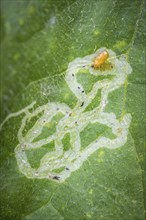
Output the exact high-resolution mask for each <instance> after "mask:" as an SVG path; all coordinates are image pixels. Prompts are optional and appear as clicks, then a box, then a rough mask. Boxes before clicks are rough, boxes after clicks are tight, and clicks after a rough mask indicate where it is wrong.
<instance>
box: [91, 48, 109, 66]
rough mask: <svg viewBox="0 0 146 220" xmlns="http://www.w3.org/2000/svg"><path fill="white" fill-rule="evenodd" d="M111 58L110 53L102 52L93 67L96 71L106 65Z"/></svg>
mask: <svg viewBox="0 0 146 220" xmlns="http://www.w3.org/2000/svg"><path fill="white" fill-rule="evenodd" d="M108 57H109V53H108V52H107V51H106V50H105V51H103V52H101V53H100V54H99V55H98V56H97V57H96V58H95V59H94V61H93V65H92V67H93V68H94V69H97V68H99V67H101V65H102V64H104V63H105V61H106V60H107V59H108Z"/></svg>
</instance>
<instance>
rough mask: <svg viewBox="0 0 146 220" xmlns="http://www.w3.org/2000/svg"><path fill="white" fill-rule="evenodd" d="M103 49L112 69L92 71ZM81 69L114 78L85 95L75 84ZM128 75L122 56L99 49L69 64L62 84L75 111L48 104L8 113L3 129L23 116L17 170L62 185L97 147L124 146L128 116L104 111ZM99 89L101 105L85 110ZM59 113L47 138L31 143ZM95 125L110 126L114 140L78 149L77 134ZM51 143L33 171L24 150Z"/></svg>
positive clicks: (102, 82) (79, 146)
mask: <svg viewBox="0 0 146 220" xmlns="http://www.w3.org/2000/svg"><path fill="white" fill-rule="evenodd" d="M103 50H107V51H108V53H109V59H110V61H111V63H112V65H113V68H112V69H111V70H105V71H101V70H100V69H99V70H94V69H93V68H92V67H91V64H92V62H93V59H94V57H96V56H97V55H98V54H99V53H100V52H101V51H103ZM82 68H84V69H87V70H89V72H90V74H92V75H95V76H101V75H103V74H104V76H108V75H113V79H112V80H111V79H108V78H107V79H103V80H101V81H97V82H95V84H94V85H93V88H92V90H91V91H90V92H89V93H88V94H86V92H85V90H84V87H83V85H81V84H80V83H79V82H78V81H77V73H78V71H79V70H80V69H82ZM131 72H132V68H131V66H130V65H129V64H128V63H127V61H126V59H125V58H124V57H123V56H121V57H120V58H119V59H118V57H116V54H115V53H114V52H113V51H112V50H110V49H106V48H100V49H99V50H98V51H97V52H95V53H94V54H91V55H88V56H85V57H84V58H76V59H75V60H74V61H72V62H71V63H69V65H68V69H67V71H66V76H65V81H66V83H67V84H68V86H69V88H70V90H71V91H72V92H73V93H74V95H75V96H76V97H77V100H78V101H77V104H76V106H75V107H74V109H71V108H70V107H69V106H67V105H66V104H65V103H57V102H54V103H53V102H51V103H47V104H45V105H42V106H39V107H38V108H36V109H35V110H34V111H33V112H29V109H32V107H33V106H34V104H35V102H33V103H31V104H30V105H29V106H27V107H26V108H24V109H23V110H21V111H18V112H16V113H12V114H10V115H9V116H8V117H7V118H6V119H5V120H4V122H3V123H2V126H3V125H4V123H5V122H6V121H7V120H8V119H9V118H11V117H15V116H18V115H19V114H21V113H25V116H24V117H23V119H22V121H21V126H20V128H19V131H18V140H19V144H18V145H17V146H16V148H15V156H16V160H17V164H18V167H19V170H20V171H21V172H22V173H23V174H24V175H25V176H26V177H28V178H38V179H43V178H47V179H52V180H55V181H57V182H63V181H65V180H66V179H67V178H68V177H69V176H70V175H71V173H72V172H74V171H76V170H77V169H79V168H80V167H81V166H82V164H83V162H84V161H86V160H87V159H88V157H89V156H90V155H91V154H93V153H94V152H95V151H97V150H98V149H99V148H101V147H106V148H109V149H115V148H118V147H121V146H123V145H124V144H125V143H126V141H127V136H128V129H129V126H130V122H131V115H130V114H125V115H124V117H123V118H122V120H117V119H116V115H115V114H114V113H107V112H105V107H106V105H107V104H108V95H109V93H110V92H112V91H114V90H116V89H118V88H120V86H122V85H123V84H124V82H125V80H126V77H127V74H130V73H131ZM98 90H101V102H100V104H99V106H98V107H95V108H94V109H93V110H90V111H84V110H85V109H86V107H87V106H88V105H89V104H90V103H91V102H92V100H93V99H94V98H95V96H96V94H97V92H98ZM59 112H60V113H63V115H64V117H62V118H61V119H60V121H59V122H58V124H57V125H56V132H55V133H54V134H53V135H51V136H48V137H47V138H44V139H41V140H39V141H36V142H34V139H35V138H37V137H38V136H39V135H40V134H41V133H42V129H43V127H44V126H45V125H46V124H48V123H49V122H51V120H52V118H53V117H54V116H55V115H56V114H57V113H59ZM39 113H42V115H41V116H40V117H39V119H38V120H37V121H36V122H35V124H34V126H33V127H32V128H31V129H30V130H29V131H28V132H27V133H26V135H23V130H24V129H25V126H26V123H27V121H29V120H30V119H31V118H32V117H34V116H37V115H38V114H39ZM96 122H98V123H100V124H103V125H107V126H108V127H110V128H111V129H112V132H113V134H114V135H115V136H116V138H115V139H110V138H106V137H99V138H97V139H96V140H95V141H93V142H92V143H90V144H89V145H88V146H87V147H86V148H85V149H81V140H80V132H81V131H83V130H84V128H86V126H87V125H88V124H89V123H96ZM66 133H69V134H70V144H71V148H70V149H69V150H67V151H64V149H63V143H62V140H63V138H64V136H65V134H66ZM52 141H54V143H55V150H54V151H52V152H48V153H46V154H45V155H44V156H43V157H42V159H41V161H40V166H39V168H38V169H35V168H32V167H31V165H30V163H29V161H28V158H27V154H26V151H28V150H31V149H37V148H41V147H42V146H43V145H46V144H49V143H50V142H52ZM60 168H62V170H61V171H60V172H59V173H58V172H57V173H56V172H55V170H57V169H60Z"/></svg>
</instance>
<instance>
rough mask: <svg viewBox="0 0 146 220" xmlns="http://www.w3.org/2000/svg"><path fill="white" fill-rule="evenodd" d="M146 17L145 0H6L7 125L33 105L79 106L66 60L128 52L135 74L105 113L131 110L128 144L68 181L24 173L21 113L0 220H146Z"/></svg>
mask: <svg viewBox="0 0 146 220" xmlns="http://www.w3.org/2000/svg"><path fill="white" fill-rule="evenodd" d="M144 13H145V12H144V1H142V0H115V1H113V0H90V1H87V0H77V1H72V0H68V1H67V0H22V1H20V0H1V17H0V19H1V21H0V23H1V32H0V34H1V46H0V49H1V93H0V96H1V121H2V120H4V118H5V117H6V116H7V115H8V114H9V113H11V112H15V111H18V110H20V109H22V108H23V107H25V106H27V105H28V104H30V103H31V102H32V101H34V100H36V101H37V105H36V106H39V105H42V104H45V103H47V102H48V101H61V102H62V101H63V102H66V103H67V104H69V105H70V106H71V107H73V106H74V105H75V103H76V98H75V97H74V96H73V94H72V93H71V92H70V91H69V88H68V87H67V85H66V83H65V80H64V75H65V70H66V69H67V66H68V63H69V62H71V61H72V60H74V59H75V58H76V57H84V56H85V55H88V54H92V53H94V52H95V51H96V50H97V49H98V48H100V47H107V48H109V49H112V50H114V51H115V52H116V53H117V55H120V54H125V55H126V56H127V60H128V62H129V63H130V65H131V66H132V69H133V72H132V74H131V75H130V76H129V78H128V82H127V84H125V85H124V86H123V87H121V88H120V89H119V90H117V91H114V92H113V93H111V94H110V97H109V99H110V102H109V105H108V106H107V109H106V110H107V111H109V112H110V111H113V112H115V114H116V115H117V117H118V118H120V117H121V116H122V114H124V113H125V112H129V113H131V115H132V123H131V126H130V132H129V136H128V141H127V143H126V145H125V146H123V147H121V148H119V149H116V150H114V151H113V150H112V151H111V150H108V149H104V148H103V149H101V150H99V151H98V152H96V153H94V154H93V155H92V156H91V157H90V158H89V160H88V161H86V162H85V163H84V164H83V166H82V167H81V168H80V169H79V170H78V171H76V172H74V173H73V174H72V175H71V177H70V178H68V179H67V181H65V183H63V184H57V183H55V182H51V181H49V180H31V179H27V178H26V177H25V176H23V175H22V174H21V173H20V172H19V170H18V166H17V164H16V159H15V155H14V148H15V147H16V145H17V144H18V139H17V132H18V129H19V127H20V123H21V121H20V119H21V118H22V117H23V115H21V116H19V117H17V118H12V119H10V120H9V121H8V122H7V123H6V124H5V126H4V127H3V130H2V132H1V219H25V220H26V219H31V220H32V219H39V220H40V219H42V220H43V219H47V220H48V219H50V220H52V219H54V220H56V219H57V220H59V219H65V220H72V219H82V220H83V219H84V220H85V219H98V220H101V219H102V220H138V219H139V220H143V219H144V165H145V164H144V154H145V148H144V139H145V135H144V125H145V117H144V116H145V49H144V44H145V27H144V23H145V22H144ZM82 80H84V79H82ZM87 138H89V139H90V130H89V134H88V136H87ZM33 160H34V162H35V157H34V158H33Z"/></svg>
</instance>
